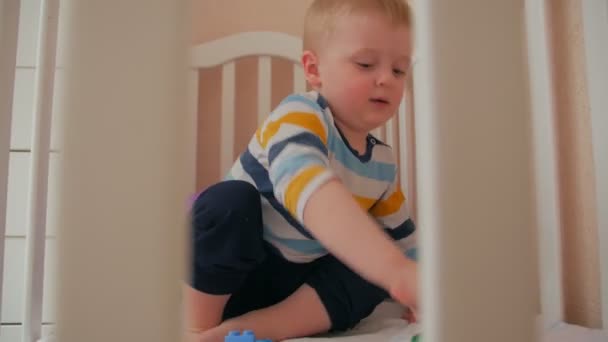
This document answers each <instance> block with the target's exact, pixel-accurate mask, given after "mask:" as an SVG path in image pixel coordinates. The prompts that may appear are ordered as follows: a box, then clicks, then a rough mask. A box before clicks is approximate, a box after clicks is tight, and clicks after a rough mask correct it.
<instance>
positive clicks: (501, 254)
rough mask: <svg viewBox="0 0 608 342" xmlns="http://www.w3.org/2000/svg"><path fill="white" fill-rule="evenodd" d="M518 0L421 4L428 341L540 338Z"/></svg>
mask: <svg viewBox="0 0 608 342" xmlns="http://www.w3.org/2000/svg"><path fill="white" fill-rule="evenodd" d="M522 6H523V1H479V0H460V1H457V2H455V1H443V0H425V1H416V2H415V7H416V14H417V29H416V34H417V37H416V39H415V40H416V42H417V44H419V45H418V46H417V48H416V53H417V54H419V56H420V59H419V62H418V63H417V65H416V72H415V74H414V85H415V92H414V93H415V96H416V98H415V104H416V112H417V113H421V115H419V116H417V117H416V120H415V122H416V149H417V150H416V170H417V172H416V175H417V183H418V187H417V202H416V203H417V205H418V209H419V210H418V223H419V226H420V241H421V257H420V258H421V260H422V263H421V265H422V269H421V275H422V278H421V279H422V283H421V287H420V288H421V289H423V290H422V308H423V310H422V314H423V317H422V318H421V321H422V325H423V327H422V330H423V331H424V340H425V342H437V341H441V342H455V341H492V342H511V341H519V342H532V341H535V340H536V337H537V336H536V332H535V318H536V305H535V298H534V293H535V291H534V283H533V279H532V265H531V262H530V260H531V259H532V258H533V255H534V254H533V253H532V251H533V248H534V247H533V246H532V245H531V239H530V238H529V234H530V232H531V230H532V229H533V228H534V221H533V216H532V207H533V205H532V204H533V203H532V200H531V198H530V197H531V196H530V187H531V186H532V182H531V179H530V178H531V177H530V176H531V175H530V172H529V170H530V159H531V156H530V152H529V151H530V147H531V142H530V137H529V134H528V127H529V124H530V122H529V120H530V108H529V106H528V94H527V79H526V73H525V69H526V66H525V60H524V58H522V56H524V47H525V42H524V38H525V36H524V34H523V32H522V31H523V28H524V26H523V25H524V20H525V18H524V11H523V8H522ZM471 8H475V10H474V11H471V10H470V9H471ZM454 27H458V30H454ZM480 28H483V29H480ZM446 46H457V47H458V48H457V49H446V48H445V47H446ZM463 82H464V83H463ZM495 82H500V83H501V85H502V86H501V87H489V86H487V85H488V84H493V83H495ZM498 293H500V296H498V295H497V294H498ZM497 308H498V309H497Z"/></svg>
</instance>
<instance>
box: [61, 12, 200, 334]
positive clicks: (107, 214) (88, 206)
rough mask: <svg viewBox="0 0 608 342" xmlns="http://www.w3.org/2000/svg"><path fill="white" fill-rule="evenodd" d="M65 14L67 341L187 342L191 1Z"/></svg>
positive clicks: (64, 328) (64, 300) (64, 309)
mask: <svg viewBox="0 0 608 342" xmlns="http://www.w3.org/2000/svg"><path fill="white" fill-rule="evenodd" d="M62 5H63V6H66V8H65V11H66V16H65V18H66V20H68V22H67V24H68V25H67V30H66V31H67V34H68V36H67V39H66V47H67V48H66V53H65V57H66V58H67V60H66V61H62V62H61V64H62V65H65V67H66V69H65V76H66V78H65V81H66V83H65V87H66V89H65V95H66V98H65V101H62V102H63V108H62V110H61V113H62V114H64V115H65V117H64V118H63V120H61V123H62V124H63V129H62V130H61V131H62V133H63V136H62V141H61V146H62V150H61V153H62V160H61V167H60V180H61V182H60V184H61V188H60V194H59V203H60V205H59V213H58V216H59V217H58V218H59V223H58V232H57V246H58V247H57V253H58V255H57V257H58V283H57V291H58V292H57V295H58V312H57V340H58V341H62V342H82V341H88V342H108V341H113V342H127V341H129V342H130V341H146V342H165V341H180V340H181V336H182V333H181V327H182V324H181V318H182V317H181V316H182V310H181V304H182V303H181V289H182V284H183V280H184V279H185V278H184V276H185V274H184V268H185V265H186V262H185V259H186V258H185V256H186V248H185V246H186V244H185V240H186V231H187V230H186V226H187V225H186V216H187V209H188V208H187V199H188V189H187V188H188V186H189V185H190V179H188V175H189V174H190V173H189V171H188V170H186V167H189V166H190V165H189V160H190V156H187V153H186V152H185V151H189V148H188V147H187V146H186V144H187V143H189V142H190V141H189V139H188V138H187V136H188V134H187V133H185V132H187V130H188V124H189V121H188V110H187V95H186V94H187V84H188V81H187V73H188V67H187V65H186V64H187V63H186V51H187V45H188V42H187V41H188V39H187V37H188V36H189V34H188V31H187V20H186V18H187V16H186V14H187V2H186V1H176V0H161V1H153V2H151V1H148V0H134V1H128V2H123V1H97V2H94V3H93V2H87V1H80V0H72V1H69V0H68V1H64V2H63V3H62ZM142 8H145V10H143V11H142ZM62 13H63V11H62ZM108 23H111V25H108ZM134 26H137V27H138V30H137V32H138V34H135V33H134V32H133V27H134ZM142 34H144V35H146V36H147V37H143V39H142V36H141V35H142ZM116 37H120V39H116ZM100 324H101V326H100Z"/></svg>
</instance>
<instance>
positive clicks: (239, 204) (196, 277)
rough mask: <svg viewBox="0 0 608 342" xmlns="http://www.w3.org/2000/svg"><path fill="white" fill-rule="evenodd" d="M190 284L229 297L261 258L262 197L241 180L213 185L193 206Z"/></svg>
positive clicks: (204, 290)
mask: <svg viewBox="0 0 608 342" xmlns="http://www.w3.org/2000/svg"><path fill="white" fill-rule="evenodd" d="M191 219H192V226H191V248H192V285H193V287H194V288H195V289H197V290H199V291H202V292H205V293H211V294H228V293H232V291H234V290H235V289H236V288H238V286H239V284H240V283H241V282H242V281H243V279H244V277H245V276H246V275H247V273H248V272H250V271H251V270H253V269H254V268H255V267H256V266H257V264H259V263H260V262H261V261H262V260H263V259H264V257H265V251H264V245H263V224H262V209H261V204H260V195H259V193H258V191H257V190H256V188H255V187H253V186H252V185H251V184H249V183H247V182H243V181H225V182H221V183H217V184H215V185H213V186H211V187H209V188H208V189H207V190H205V191H204V192H203V193H201V194H200V195H199V196H198V198H197V199H196V200H195V201H194V205H193V207H192V218H191Z"/></svg>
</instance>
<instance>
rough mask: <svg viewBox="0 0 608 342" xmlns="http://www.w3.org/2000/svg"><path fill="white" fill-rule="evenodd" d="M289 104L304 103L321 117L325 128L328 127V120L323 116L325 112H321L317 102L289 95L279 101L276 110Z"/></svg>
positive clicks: (321, 109) (300, 96)
mask: <svg viewBox="0 0 608 342" xmlns="http://www.w3.org/2000/svg"><path fill="white" fill-rule="evenodd" d="M291 102H300V103H304V104H305V105H308V106H309V107H310V108H312V109H314V110H315V111H316V112H318V113H319V114H320V116H322V117H323V121H324V122H325V125H326V126H327V127H330V123H329V120H328V119H327V117H326V116H325V111H324V110H323V108H321V106H320V105H319V104H318V103H317V102H315V101H313V100H311V99H309V98H307V97H305V96H302V95H297V94H296V95H289V96H287V97H286V98H285V99H284V100H283V101H281V103H280V104H279V107H278V108H281V107H282V106H283V105H286V104H288V103H291Z"/></svg>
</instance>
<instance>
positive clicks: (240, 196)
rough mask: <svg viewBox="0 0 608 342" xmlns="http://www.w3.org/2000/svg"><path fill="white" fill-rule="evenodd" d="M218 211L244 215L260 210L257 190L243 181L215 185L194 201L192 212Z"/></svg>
mask: <svg viewBox="0 0 608 342" xmlns="http://www.w3.org/2000/svg"><path fill="white" fill-rule="evenodd" d="M210 209H219V210H222V211H225V210H230V211H232V212H239V213H246V212H249V211H252V210H259V209H260V194H259V192H258V190H257V189H256V188H255V187H254V186H253V185H251V184H250V183H247V182H245V181H240V180H230V181H223V182H219V183H216V184H214V185H212V186H210V187H209V188H207V189H206V190H205V191H204V192H202V193H201V194H200V195H199V196H198V197H197V198H196V199H195V201H194V205H193V207H192V211H193V212H194V213H195V214H196V213H197V212H198V211H201V210H210Z"/></svg>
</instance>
